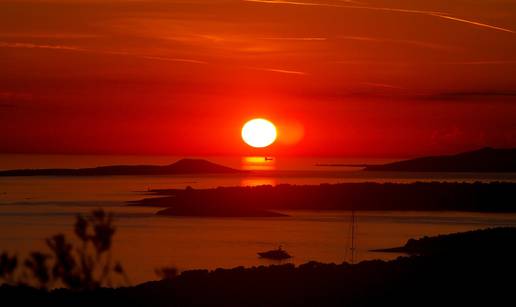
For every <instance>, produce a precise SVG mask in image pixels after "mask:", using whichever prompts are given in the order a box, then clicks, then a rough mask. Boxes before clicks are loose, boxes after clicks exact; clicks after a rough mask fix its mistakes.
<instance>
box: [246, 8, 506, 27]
mask: <svg viewBox="0 0 516 307" xmlns="http://www.w3.org/2000/svg"><path fill="white" fill-rule="evenodd" d="M242 1H245V2H257V3H266V4H286V5H302V6H322V7H338V8H345V9H355V10H369V11H387V12H399V13H407V14H420V15H427V16H432V17H437V18H441V19H446V20H453V21H457V22H461V23H465V24H469V25H474V26H477V27H482V28H487V29H492V30H496V31H502V32H507V33H513V34H514V33H516V31H514V30H511V29H507V28H503V27H498V26H494V25H490V24H486V23H482V22H478V21H474V20H468V19H464V18H458V17H453V16H450V15H448V14H447V13H446V12H438V11H423V10H410V9H399V8H389V7H374V6H363V5H339V4H329V3H314V2H297V1H283V0H242Z"/></svg>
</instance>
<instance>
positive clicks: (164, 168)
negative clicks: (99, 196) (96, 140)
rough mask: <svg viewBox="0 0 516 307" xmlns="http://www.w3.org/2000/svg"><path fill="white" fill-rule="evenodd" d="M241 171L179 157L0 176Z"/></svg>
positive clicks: (224, 172) (12, 173) (26, 171)
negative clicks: (156, 162)
mask: <svg viewBox="0 0 516 307" xmlns="http://www.w3.org/2000/svg"><path fill="white" fill-rule="evenodd" d="M241 172H242V171H240V170H237V169H234V168H230V167H226V166H222V165H219V164H215V163H212V162H210V161H207V160H203V159H181V160H179V161H177V162H175V163H172V164H170V165H112V166H99V167H92V168H77V169H70V168H54V169H18V170H7V171H0V176H116V175H176V174H227V173H241Z"/></svg>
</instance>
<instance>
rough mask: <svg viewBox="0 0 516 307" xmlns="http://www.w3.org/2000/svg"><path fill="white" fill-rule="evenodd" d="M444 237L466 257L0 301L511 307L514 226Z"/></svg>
mask: <svg viewBox="0 0 516 307" xmlns="http://www.w3.org/2000/svg"><path fill="white" fill-rule="evenodd" d="M464 236H466V237H468V240H466V242H467V244H466V243H464V242H463V241H462V239H463V237H464ZM444 238H446V239H444ZM443 240H450V241H452V242H453V243H455V244H458V245H461V246H468V247H466V249H465V251H467V252H464V250H463V251H461V250H460V249H449V250H448V249H447V248H442V249H441V250H442V252H440V253H428V254H427V253H425V252H424V251H423V252H421V254H420V256H411V257H400V258H398V259H396V260H393V261H387V262H386V261H380V260H374V261H364V262H361V263H359V264H354V265H351V264H348V263H342V264H322V263H317V262H309V263H306V264H303V265H300V266H297V267H296V266H294V265H291V264H285V265H274V266H269V267H264V266H260V267H252V268H243V267H238V268H234V269H217V270H214V271H208V270H194V271H185V272H183V273H182V274H180V275H179V276H177V277H173V278H171V279H168V280H161V281H155V282H147V283H144V284H141V285H138V286H134V287H127V288H119V289H107V288H104V289H98V290H93V291H89V292H73V291H70V290H64V289H61V290H55V291H52V292H50V293H48V292H45V291H42V290H36V289H33V288H26V287H12V286H3V287H0V300H1V302H2V306H14V305H19V306H184V307H188V306H225V307H236V306H251V307H258V306H268V307H275V306H278V307H279V306H281V307H288V306H318V307H327V306H332V307H333V306H479V305H482V306H509V305H511V304H512V303H513V302H514V276H515V274H516V262H515V260H514V259H516V229H514V228H501V229H488V230H483V231H478V232H473V233H467V234H461V235H457V236H444V237H441V238H440V239H438V240H437V241H436V242H444V241H443ZM486 242H496V243H495V244H494V245H496V248H495V249H492V248H493V246H494V245H493V244H492V243H491V244H490V245H489V246H485V244H486ZM436 244H440V243H436ZM445 244H446V246H449V245H448V244H447V243H445ZM472 251H474V252H472Z"/></svg>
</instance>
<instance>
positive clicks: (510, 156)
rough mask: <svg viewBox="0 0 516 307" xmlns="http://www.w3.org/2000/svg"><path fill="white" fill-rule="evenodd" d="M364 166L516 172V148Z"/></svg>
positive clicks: (409, 169) (389, 169)
mask: <svg viewBox="0 0 516 307" xmlns="http://www.w3.org/2000/svg"><path fill="white" fill-rule="evenodd" d="M363 166H365V170H366V171H400V172H477V173H485V172H492V173H514V172H516V148H500V149H496V148H490V147H485V148H482V149H479V150H475V151H469V152H464V153H459V154H455V155H447V156H431V157H422V158H416V159H410V160H404V161H399V162H393V163H388V164H382V165H363Z"/></svg>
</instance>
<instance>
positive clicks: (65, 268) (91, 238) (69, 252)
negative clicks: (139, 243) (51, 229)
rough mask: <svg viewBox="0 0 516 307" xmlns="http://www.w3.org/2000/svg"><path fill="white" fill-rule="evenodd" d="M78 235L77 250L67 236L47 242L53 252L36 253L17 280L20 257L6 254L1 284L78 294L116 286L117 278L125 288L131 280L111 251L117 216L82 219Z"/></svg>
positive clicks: (93, 215) (0, 259)
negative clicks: (70, 291) (114, 282)
mask: <svg viewBox="0 0 516 307" xmlns="http://www.w3.org/2000/svg"><path fill="white" fill-rule="evenodd" d="M74 233H75V236H76V238H77V239H78V242H77V243H78V244H77V246H76V245H74V243H72V241H69V240H68V239H67V238H66V236H65V235H64V234H57V235H54V236H52V237H51V238H48V239H47V240H46V245H47V247H48V248H49V250H50V252H49V253H48V254H46V253H42V252H32V253H31V254H30V255H29V257H28V258H27V259H26V260H25V261H24V262H23V268H21V270H23V269H24V270H23V271H22V272H21V274H20V276H19V277H18V278H17V275H16V271H17V269H18V264H19V261H18V257H17V256H16V255H9V254H8V253H6V252H4V253H2V254H1V255H0V281H3V282H4V283H7V284H26V285H34V286H36V287H38V288H40V289H49V288H52V287H55V286H61V287H63V286H64V287H67V288H70V289H74V290H93V289H96V288H99V287H101V286H113V276H114V275H116V276H117V277H118V278H121V280H123V282H124V283H125V284H129V279H128V277H127V274H126V273H125V270H124V268H123V266H122V265H121V263H120V262H115V261H113V260H112V255H111V247H112V241H113V236H114V234H115V227H114V226H113V215H112V214H111V213H106V212H105V211H104V210H102V209H99V210H94V211H93V212H91V214H89V215H86V216H83V215H78V216H77V219H76V222H75V226H74Z"/></svg>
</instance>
